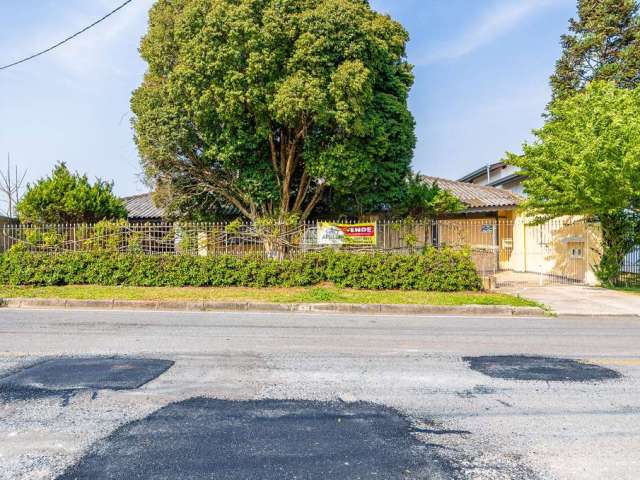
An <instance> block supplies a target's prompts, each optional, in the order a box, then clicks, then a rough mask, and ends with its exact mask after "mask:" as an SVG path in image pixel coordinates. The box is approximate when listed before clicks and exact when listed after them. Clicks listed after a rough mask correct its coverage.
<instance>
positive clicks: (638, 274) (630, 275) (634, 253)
mask: <svg viewBox="0 0 640 480" xmlns="http://www.w3.org/2000/svg"><path fill="white" fill-rule="evenodd" d="M616 286H618V287H640V245H638V246H636V247H635V248H634V249H633V250H631V252H629V253H628V254H627V255H626V256H625V257H624V262H623V263H622V269H621V272H620V275H619V276H618V278H617V280H616Z"/></svg>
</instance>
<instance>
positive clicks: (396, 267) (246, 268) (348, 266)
mask: <svg viewBox="0 0 640 480" xmlns="http://www.w3.org/2000/svg"><path fill="white" fill-rule="evenodd" d="M0 281H1V282H2V283H4V284H10V285H83V284H95V285H130V286H144V287H150V286H160V287H164V286H174V287H182V286H197V287H204V286H210V287H230V286H244V287H295V286H309V285H317V284H319V283H322V282H326V281H328V282H333V283H335V284H336V285H337V286H339V287H349V288H360V289H378V290H381V289H402V290H427V291H445V292H453V291H464V290H479V289H480V288H481V281H480V278H479V277H478V274H477V272H476V270H475V267H474V264H473V262H472V261H471V257H470V255H469V254H468V252H464V251H456V250H452V249H442V250H437V249H435V248H429V249H427V250H425V251H424V253H422V254H415V255H399V254H385V253H367V254H363V253H347V252H334V251H332V250H328V251H323V252H317V253H309V254H307V255H304V256H301V257H298V258H292V259H285V260H274V259H264V258H262V257H253V256H245V257H238V256H231V255H221V256H212V257H199V256H192V255H142V254H136V253H113V252H69V253H61V254H58V255H49V254H46V253H42V252H36V253H33V252H28V251H26V250H25V249H22V248H14V249H12V250H10V251H9V252H8V253H6V254H4V255H2V257H1V258H0Z"/></svg>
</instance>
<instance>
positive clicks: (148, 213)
mask: <svg viewBox="0 0 640 480" xmlns="http://www.w3.org/2000/svg"><path fill="white" fill-rule="evenodd" d="M122 201H123V203H124V208H126V209H127V216H128V217H129V218H138V219H160V218H163V217H164V209H162V208H159V207H156V205H155V204H154V203H153V199H152V198H151V194H150V193H142V194H140V195H133V196H131V197H124V198H122Z"/></svg>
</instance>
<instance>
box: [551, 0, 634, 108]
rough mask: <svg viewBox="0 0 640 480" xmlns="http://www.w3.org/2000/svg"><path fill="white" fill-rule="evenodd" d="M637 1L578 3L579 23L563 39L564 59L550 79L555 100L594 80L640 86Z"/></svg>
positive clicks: (585, 0)
mask: <svg viewBox="0 0 640 480" xmlns="http://www.w3.org/2000/svg"><path fill="white" fill-rule="evenodd" d="M638 10H639V6H638V2H637V0H578V16H577V19H571V20H570V22H569V30H570V33H569V34H567V35H563V36H562V57H561V58H560V60H558V62H557V64H556V71H555V73H554V74H553V76H552V77H551V86H552V89H553V98H554V99H557V98H566V97H567V96H570V95H572V94H574V93H575V92H577V91H580V90H582V89H583V88H584V87H585V86H586V85H587V84H588V83H589V82H591V81H593V80H607V81H612V82H614V83H615V84H616V85H618V86H619V87H622V88H635V87H636V86H637V85H638V84H640V19H639V17H638Z"/></svg>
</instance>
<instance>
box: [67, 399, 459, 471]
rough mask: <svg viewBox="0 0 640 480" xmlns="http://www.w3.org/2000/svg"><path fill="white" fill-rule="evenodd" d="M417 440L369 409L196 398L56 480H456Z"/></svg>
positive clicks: (399, 423)
mask: <svg viewBox="0 0 640 480" xmlns="http://www.w3.org/2000/svg"><path fill="white" fill-rule="evenodd" d="M413 433H414V432H413V431H412V428H411V423H410V422H409V421H408V420H407V419H406V418H404V417H403V416H402V415H400V414H399V413H398V412H396V411H394V410H391V409H388V408H385V407H382V406H378V405H372V404H368V403H350V404H347V403H342V402H313V401H289V400H261V401H227V400H215V399H206V398H193V399H190V400H186V401H182V402H179V403H174V404H171V405H168V406H167V407H164V408H162V409H160V410H158V411H157V412H155V413H153V414H151V415H150V416H148V417H146V418H144V419H142V420H139V421H135V422H132V423H129V424H127V425H124V426H123V427H121V428H119V429H118V430H116V431H115V432H114V433H113V434H112V435H111V436H109V437H108V438H106V439H104V440H101V441H99V442H98V443H97V444H96V445H94V447H93V448H92V449H91V450H90V452H89V453H88V454H87V455H86V456H85V457H83V458H82V459H80V461H79V463H78V464H76V465H75V466H73V467H71V468H69V469H68V470H67V471H66V472H65V473H64V474H62V475H61V476H60V477H58V480H71V479H74V480H81V479H91V480H101V479H113V478H136V479H155V478H172V479H175V480H180V479H205V478H206V479H210V478H221V479H222V478H223V479H225V480H240V479H243V480H244V479H249V478H259V479H261V480H271V479H273V480H282V479H294V478H300V479H302V478H304V479H306V480H315V479H317V480H321V479H322V480H326V479H340V480H349V479H354V480H355V479H364V478H380V479H386V480H394V479H397V480H400V479H402V480H411V479H423V478H429V479H434V480H437V479H452V478H455V469H454V468H453V467H452V466H451V465H450V464H448V463H447V462H445V461H444V460H443V459H442V458H441V457H439V456H438V454H437V452H436V451H435V450H436V449H434V448H433V447H430V446H428V445H425V444H423V443H421V442H420V441H419V440H418V439H417V438H416V437H415V435H414V434H413ZM132 459H134V460H133V461H132Z"/></svg>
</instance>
